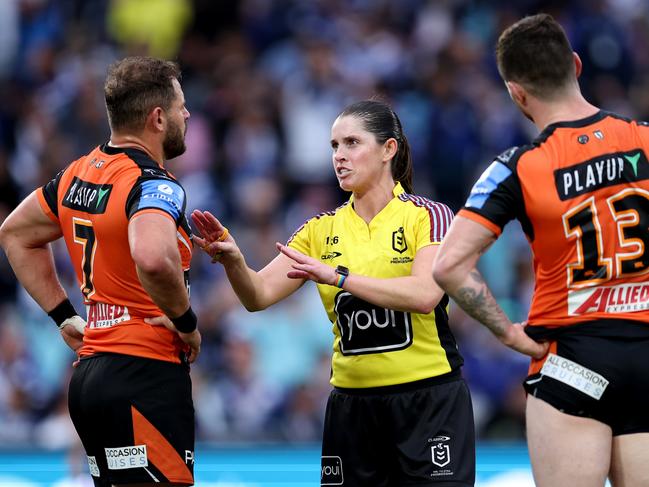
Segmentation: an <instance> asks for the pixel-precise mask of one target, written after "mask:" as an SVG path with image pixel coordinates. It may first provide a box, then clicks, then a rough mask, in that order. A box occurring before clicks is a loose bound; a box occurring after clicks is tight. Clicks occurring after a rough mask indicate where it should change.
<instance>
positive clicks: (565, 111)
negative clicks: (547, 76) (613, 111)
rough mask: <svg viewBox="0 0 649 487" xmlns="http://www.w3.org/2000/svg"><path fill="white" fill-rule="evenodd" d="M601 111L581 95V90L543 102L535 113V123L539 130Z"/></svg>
mask: <svg viewBox="0 0 649 487" xmlns="http://www.w3.org/2000/svg"><path fill="white" fill-rule="evenodd" d="M598 111H599V108H597V107H596V106H595V105H592V104H591V103H589V102H588V101H586V99H585V98H584V97H583V96H582V95H581V93H580V92H577V93H573V94H571V95H570V96H566V97H562V98H559V99H557V100H553V101H551V102H543V104H542V105H540V106H539V107H538V109H537V110H535V113H534V115H533V119H534V125H536V126H537V127H538V129H539V130H543V129H545V128H546V127H547V126H548V125H551V124H553V123H557V122H571V121H574V120H581V119H582V118H586V117H590V116H591V115H595V114H596V113H597V112H598Z"/></svg>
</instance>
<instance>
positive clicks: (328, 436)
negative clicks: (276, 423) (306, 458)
mask: <svg viewBox="0 0 649 487" xmlns="http://www.w3.org/2000/svg"><path fill="white" fill-rule="evenodd" d="M474 482H475V431H474V423H473V407H472V404H471V396H470V394H469V389H468V387H467V385H466V383H465V382H464V380H463V379H462V378H461V376H460V373H459V371H455V372H451V373H449V374H446V375H444V376H441V377H435V378H432V379H425V380H422V381H417V382H412V383H408V384H399V385H396V386H386V387H375V388H371V389H340V388H335V389H334V390H333V391H332V392H331V394H330V396H329V401H328V403H327V411H326V415H325V425H324V435H323V441H322V463H321V485H323V486H324V485H342V486H345V485H347V486H350V487H388V486H390V487H391V486H395V485H398V486H409V485H417V486H424V485H427V486H435V487H467V486H472V485H474Z"/></svg>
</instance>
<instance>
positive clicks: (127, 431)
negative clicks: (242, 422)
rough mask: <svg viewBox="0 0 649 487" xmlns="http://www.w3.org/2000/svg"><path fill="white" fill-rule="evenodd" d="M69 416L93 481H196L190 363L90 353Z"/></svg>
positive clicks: (79, 371)
mask: <svg viewBox="0 0 649 487" xmlns="http://www.w3.org/2000/svg"><path fill="white" fill-rule="evenodd" d="M68 404H69V408H70V417H71V418H72V422H73V423H74V426H75V428H76V430H77V432H78V434H79V437H80V438H81V442H82V443H83V446H84V448H85V450H86V454H87V455H88V466H89V469H90V474H91V476H92V478H93V480H94V483H95V486H100V487H107V486H110V485H111V484H127V483H157V482H172V483H177V484H181V485H193V483H194V473H193V472H194V406H193V402H192V386H191V380H190V376H189V370H188V367H187V366H186V365H183V364H175V363H171V362H165V361H162V360H152V359H147V358H140V357H133V356H128V355H119V354H97V355H93V356H92V357H88V358H84V359H82V360H81V362H80V364H79V365H78V367H76V369H75V370H74V373H73V375H72V379H71V381H70V389H69V398H68Z"/></svg>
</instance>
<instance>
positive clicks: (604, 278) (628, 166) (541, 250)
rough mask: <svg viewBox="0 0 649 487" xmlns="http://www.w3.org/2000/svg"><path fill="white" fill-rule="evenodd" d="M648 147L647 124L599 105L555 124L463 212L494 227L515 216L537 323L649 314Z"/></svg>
mask: <svg viewBox="0 0 649 487" xmlns="http://www.w3.org/2000/svg"><path fill="white" fill-rule="evenodd" d="M648 154H649V126H648V124H647V123H645V122H638V121H634V120H629V119H626V118H623V117H620V116H618V115H615V114H612V113H608V112H604V111H600V112H598V113H596V114H595V115H592V116H590V117H587V118H585V119H582V120H577V121H572V122H561V123H555V124H552V125H549V126H548V127H547V128H546V129H545V130H544V131H543V132H542V133H541V134H540V136H539V137H538V138H537V139H536V140H534V142H533V143H532V144H531V145H528V146H524V147H520V148H516V147H514V148H512V149H509V150H507V151H506V152H504V153H503V154H501V155H500V156H499V157H498V158H496V160H495V161H494V162H493V163H492V164H491V165H490V166H489V168H488V169H487V170H486V171H485V172H484V173H483V174H482V177H481V178H480V179H479V180H478V181H477V182H476V184H475V185H474V187H473V190H472V191H471V195H470V196H469V199H468V200H467V202H466V205H465V207H464V208H463V209H462V210H461V211H460V213H459V214H461V215H462V216H464V217H467V218H470V219H472V220H474V221H476V222H478V223H481V224H482V225H484V226H485V227H487V228H489V229H491V230H492V231H494V232H495V233H496V234H499V233H500V232H501V231H502V228H503V227H504V226H505V224H506V223H507V222H508V221H510V220H512V219H514V218H516V219H518V220H519V221H520V222H521V225H522V227H523V230H524V231H525V233H526V235H527V237H528V240H529V241H530V245H531V247H532V251H533V254H534V270H535V278H536V286H535V290H534V296H533V299H532V305H531V308H530V313H529V318H528V323H529V324H530V325H531V326H532V329H534V327H543V328H545V329H548V330H549V329H552V328H556V327H557V326H561V325H572V324H577V323H582V322H588V321H592V320H602V319H605V318H606V319H608V320H611V319H618V320H634V322H635V323H638V322H647V321H649V160H648V158H647V155H648ZM536 330H537V331H538V332H541V331H542V328H537V329H536ZM530 333H531V332H530ZM531 334H532V335H533V333H531Z"/></svg>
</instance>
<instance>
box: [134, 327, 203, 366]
mask: <svg viewBox="0 0 649 487" xmlns="http://www.w3.org/2000/svg"><path fill="white" fill-rule="evenodd" d="M144 322H145V323H147V324H149V325H152V326H164V327H165V328H167V329H169V330H171V331H173V332H175V333H178V336H179V337H180V339H181V340H182V341H183V343H185V344H186V345H189V354H188V356H187V360H188V361H189V363H190V364H191V363H192V362H194V360H196V357H198V354H199V353H200V352H201V334H200V332H199V331H198V329H196V330H194V331H192V332H190V333H182V332H180V331H178V330H177V329H176V326H175V325H174V324H173V322H172V321H171V320H170V319H169V317H167V316H166V315H162V316H154V317H153V318H144Z"/></svg>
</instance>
